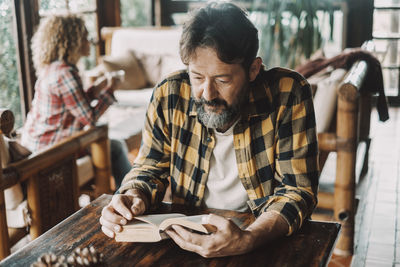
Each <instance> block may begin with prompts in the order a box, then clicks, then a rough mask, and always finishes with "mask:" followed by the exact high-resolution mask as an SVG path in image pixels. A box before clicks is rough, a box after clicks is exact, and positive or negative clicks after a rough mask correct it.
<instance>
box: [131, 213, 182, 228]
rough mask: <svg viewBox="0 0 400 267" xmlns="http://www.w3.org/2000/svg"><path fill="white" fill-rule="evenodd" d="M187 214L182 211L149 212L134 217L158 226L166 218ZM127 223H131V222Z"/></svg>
mask: <svg viewBox="0 0 400 267" xmlns="http://www.w3.org/2000/svg"><path fill="white" fill-rule="evenodd" d="M185 216H186V215H184V214H180V213H167V214H148V215H141V216H135V217H134V219H135V220H140V221H143V222H146V223H149V224H152V225H154V226H156V227H157V228H158V227H159V226H160V224H161V223H162V222H163V221H164V220H166V219H170V218H179V217H185ZM127 225H129V223H128V224H127Z"/></svg>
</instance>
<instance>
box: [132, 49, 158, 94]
mask: <svg viewBox="0 0 400 267" xmlns="http://www.w3.org/2000/svg"><path fill="white" fill-rule="evenodd" d="M136 56H137V58H138V60H139V61H140V63H141V65H142V67H143V70H144V72H145V75H146V78H147V82H148V86H150V87H152V86H154V85H156V84H157V83H158V82H160V81H161V70H162V55H157V54H148V53H144V52H138V53H137V54H136Z"/></svg>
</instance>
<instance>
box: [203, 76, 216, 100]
mask: <svg viewBox="0 0 400 267" xmlns="http://www.w3.org/2000/svg"><path fill="white" fill-rule="evenodd" d="M217 96H218V92H217V90H215V87H214V85H213V83H212V82H211V81H206V82H205V83H204V85H203V98H204V99H205V100H207V101H211V100H213V99H215V98H217Z"/></svg>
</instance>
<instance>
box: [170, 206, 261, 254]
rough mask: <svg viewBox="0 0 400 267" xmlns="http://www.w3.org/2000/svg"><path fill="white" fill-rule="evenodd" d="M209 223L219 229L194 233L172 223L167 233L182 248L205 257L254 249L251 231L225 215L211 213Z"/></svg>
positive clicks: (242, 252)
mask: <svg viewBox="0 0 400 267" xmlns="http://www.w3.org/2000/svg"><path fill="white" fill-rule="evenodd" d="M207 223H208V224H212V225H214V226H215V227H216V228H217V231H216V232H214V233H212V234H210V235H202V234H196V233H192V232H191V231H189V230H187V229H186V228H184V227H182V226H179V225H172V226H171V228H169V229H168V230H166V232H167V234H168V235H169V236H170V237H171V238H172V239H173V240H174V241H175V243H176V244H177V245H178V246H180V247H181V248H182V249H185V250H188V251H192V252H196V253H197V254H199V255H201V256H203V257H205V258H212V257H224V256H230V255H239V254H244V253H246V252H248V251H250V250H252V248H253V245H254V243H253V242H252V236H251V234H250V232H249V231H245V230H242V229H240V228H239V227H238V226H237V225H236V224H235V223H234V222H232V221H230V220H228V219H225V218H224V217H221V216H218V215H215V214H210V215H208V222H207Z"/></svg>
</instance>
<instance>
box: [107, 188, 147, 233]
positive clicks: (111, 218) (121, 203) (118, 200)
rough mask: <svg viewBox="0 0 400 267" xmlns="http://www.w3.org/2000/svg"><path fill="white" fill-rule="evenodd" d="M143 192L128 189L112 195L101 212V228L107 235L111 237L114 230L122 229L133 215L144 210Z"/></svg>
mask: <svg viewBox="0 0 400 267" xmlns="http://www.w3.org/2000/svg"><path fill="white" fill-rule="evenodd" d="M146 200H147V199H146V197H145V196H144V194H143V193H141V192H140V191H138V190H136V189H132V190H128V191H127V192H126V193H125V194H117V195H114V196H113V198H112V200H111V202H110V203H109V204H108V205H107V206H105V207H104V208H103V210H102V212H101V217H100V224H101V225H102V226H101V230H102V231H103V233H104V234H106V235H107V236H108V237H111V238H113V237H114V236H115V233H116V232H120V231H121V230H122V227H121V225H125V224H126V223H127V222H128V221H130V220H132V219H133V217H134V216H137V215H141V214H143V213H144V212H145V211H146V208H147V201H146Z"/></svg>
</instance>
